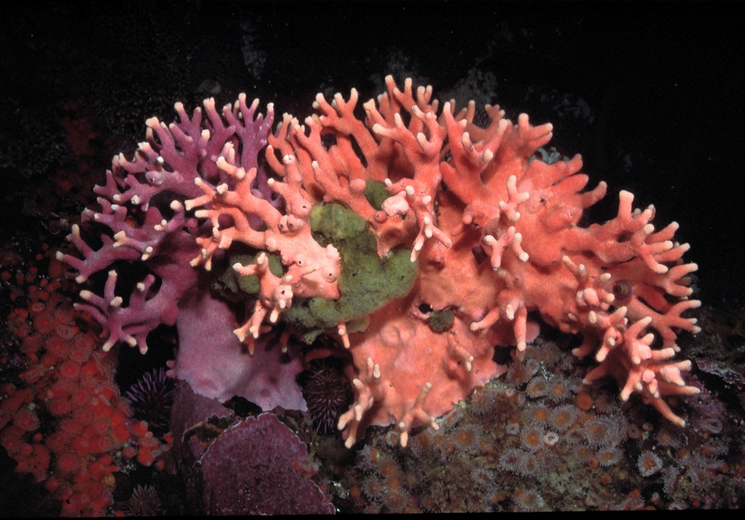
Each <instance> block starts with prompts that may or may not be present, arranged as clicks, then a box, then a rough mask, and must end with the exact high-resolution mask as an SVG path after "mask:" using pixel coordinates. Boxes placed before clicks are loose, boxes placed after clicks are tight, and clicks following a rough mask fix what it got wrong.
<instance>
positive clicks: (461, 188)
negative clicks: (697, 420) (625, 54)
mask: <svg viewBox="0 0 745 520" xmlns="http://www.w3.org/2000/svg"><path fill="white" fill-rule="evenodd" d="M386 83H387V87H388V88H387V92H386V93H384V94H382V95H380V96H379V97H378V98H377V102H376V101H375V100H370V101H368V102H367V103H364V104H363V108H364V112H365V118H364V120H360V119H358V118H357V117H356V116H355V113H354V111H355V108H356V106H357V101H358V95H357V92H356V91H355V90H354V89H353V90H352V92H351V95H350V97H349V99H348V100H344V98H343V97H342V96H341V95H340V94H337V95H336V96H335V97H334V99H333V101H331V102H330V103H329V102H328V101H327V100H326V99H324V97H323V96H322V95H320V94H319V95H318V96H317V98H316V102H315V103H314V108H315V109H316V110H317V114H315V115H313V116H311V117H309V118H307V119H306V120H305V122H304V123H305V124H304V125H301V124H300V123H299V122H298V121H297V120H296V119H294V118H293V117H292V116H290V115H284V117H283V120H282V122H281V124H280V125H279V126H278V127H277V129H276V131H275V133H274V134H271V133H270V126H271V124H272V121H273V107H272V105H269V106H268V107H267V116H266V118H263V117H262V116H260V115H256V109H257V106H258V100H257V101H255V102H254V103H253V104H252V105H250V106H248V105H247V104H246V102H245V96H243V95H242V96H240V98H239V100H238V101H237V102H236V103H235V105H234V106H226V107H225V108H224V109H223V110H222V114H219V113H218V112H217V110H216V109H215V107H214V101H213V100H206V101H205V102H204V114H205V115H206V116H207V117H206V119H204V120H203V119H202V111H201V110H200V109H197V110H196V111H195V112H194V115H193V116H192V117H191V118H190V117H189V116H188V115H187V113H186V112H185V110H184V108H183V106H182V105H181V104H176V111H177V112H178V114H179V117H180V122H178V123H174V124H171V125H169V126H166V125H165V124H164V123H161V122H159V121H157V120H156V119H155V118H153V119H150V120H148V122H147V124H148V139H147V142H145V143H142V144H141V145H140V148H139V149H138V151H137V152H136V154H135V158H134V159H133V160H132V161H131V162H130V161H126V160H125V159H124V158H123V157H122V156H121V155H120V156H118V157H116V158H115V159H114V162H113V166H112V170H111V171H109V172H108V173H107V183H106V185H105V186H102V187H98V188H97V189H96V193H98V194H99V195H100V197H99V204H100V209H99V211H97V212H93V211H88V212H86V213H85V214H84V217H85V219H87V220H92V221H95V222H98V223H101V224H104V225H105V226H106V227H108V228H109V230H110V233H104V234H101V235H100V236H101V238H100V242H101V243H102V245H101V247H100V248H99V249H97V250H94V249H92V248H91V247H90V246H88V245H87V243H86V242H85V241H84V240H83V238H82V237H81V234H80V230H79V229H77V228H76V229H75V230H74V231H73V234H72V236H71V240H72V242H73V243H74V245H75V246H76V247H77V248H78V250H79V251H80V253H81V254H82V255H83V258H82V259H79V258H76V257H74V256H71V255H64V254H60V255H59V258H60V259H62V260H64V261H65V262H67V263H68V264H70V265H71V266H72V267H73V268H75V269H76V270H77V271H78V272H79V276H78V280H79V281H80V282H82V281H84V280H86V279H87V278H88V277H89V276H90V275H91V274H93V273H95V272H98V271H101V270H104V269H109V272H108V280H107V282H106V286H105V288H104V295H103V297H101V296H98V295H96V294H94V293H92V292H89V291H84V292H82V293H81V296H82V298H83V299H85V300H86V301H87V302H88V303H86V304H81V305H79V306H78V308H80V309H84V310H88V311H89V312H91V313H92V314H93V316H94V317H95V318H96V319H97V320H98V321H99V322H101V324H102V325H103V326H104V329H105V331H104V335H105V337H106V346H105V348H109V347H110V346H111V345H113V344H114V343H116V342H117V341H125V342H127V343H129V344H130V345H132V346H135V345H136V346H139V348H140V349H141V350H143V351H144V350H145V349H147V343H146V337H147V334H148V332H149V331H151V330H152V329H153V328H155V327H156V326H157V325H158V324H160V323H166V324H174V323H177V325H178V327H179V331H180V332H182V331H187V330H188V332H189V333H188V334H180V349H179V352H178V355H177V358H176V360H175V362H174V363H173V366H172V369H171V371H170V374H171V375H173V376H176V377H180V378H182V379H185V380H187V381H188V382H189V383H190V384H191V385H192V387H193V388H194V390H195V391H196V392H197V393H200V394H202V395H205V396H207V397H215V398H219V399H227V398H229V397H231V396H232V395H242V396H243V397H246V398H248V399H249V400H253V401H255V402H257V403H258V404H260V406H262V407H263V408H264V409H269V408H271V407H272V406H275V405H277V404H280V405H282V406H285V407H297V408H303V407H304V403H303V401H302V398H301V397H300V394H299V390H298V388H297V385H296V384H295V381H294V379H295V378H294V376H296V375H297V374H298V373H299V371H300V370H301V369H302V363H301V361H302V360H301V359H300V356H301V346H300V345H298V343H297V341H296V340H297V339H300V340H302V342H305V343H312V342H313V340H314V339H315V338H317V337H318V335H319V334H323V335H324V336H327V337H331V338H335V339H336V340H337V342H336V343H337V345H336V346H335V347H324V348H319V349H315V350H311V351H310V352H307V351H308V348H307V347H304V349H305V351H306V361H307V359H310V358H317V357H322V356H328V355H341V354H343V353H344V352H347V353H348V354H351V357H352V359H353V365H352V366H350V367H349V369H348V374H349V377H350V378H351V379H352V382H353V385H354V389H355V400H354V403H353V404H352V406H351V408H350V409H349V411H347V412H346V413H345V414H343V415H342V416H341V418H340V420H339V425H338V426H339V428H340V429H343V430H344V435H345V437H346V439H347V445H348V446H351V445H352V444H353V443H354V442H355V441H356V440H358V439H360V438H361V436H362V434H363V432H364V430H365V428H366V427H367V426H368V425H370V424H376V425H386V424H390V423H394V424H396V425H397V428H398V429H399V431H400V433H401V434H400V440H401V443H402V444H403V445H406V443H407V440H408V435H409V432H410V430H411V429H412V428H414V427H416V426H419V425H422V424H429V425H431V426H432V427H435V428H436V427H437V424H436V423H435V421H434V418H435V417H436V416H439V415H441V414H443V413H444V412H446V411H447V410H448V409H450V408H451V406H452V404H453V403H454V402H456V401H458V400H459V399H462V398H463V397H465V396H466V395H467V394H468V393H469V392H470V391H471V389H473V388H474V387H476V386H479V385H483V384H485V383H486V382H487V381H488V380H489V379H491V378H493V377H496V376H498V375H500V374H502V373H503V372H504V371H505V367H503V366H500V365H498V364H497V363H495V362H494V361H493V355H494V348H495V346H509V345H516V346H517V356H516V357H517V359H522V354H523V352H524V351H525V348H526V344H527V343H528V342H530V341H531V340H532V339H534V338H535V337H536V335H537V334H538V325H537V323H536V322H535V321H534V320H532V319H530V316H529V313H531V312H533V313H536V314H539V315H540V316H541V318H542V319H543V320H544V321H545V322H546V323H548V324H550V325H552V326H555V327H558V328H560V329H561V330H562V331H565V332H570V333H578V334H581V335H582V338H583V343H582V345H581V346H580V347H578V348H577V349H575V350H574V354H575V355H576V356H578V357H585V356H587V355H593V356H594V357H595V359H596V360H597V361H598V362H599V365H598V366H597V367H596V368H594V369H592V370H591V371H590V372H589V373H588V374H587V376H586V379H585V380H586V382H587V383H589V382H592V381H594V380H596V379H600V378H603V377H606V376H612V377H614V378H615V379H616V380H617V381H618V384H619V385H620V387H621V388H622V390H621V396H622V398H623V399H628V398H629V396H630V395H631V394H632V393H639V394H640V395H641V396H642V399H643V400H644V401H646V402H648V403H650V404H652V405H653V406H654V407H655V408H657V409H658V410H659V411H660V412H661V413H662V414H663V415H664V416H665V417H667V418H668V419H670V420H671V421H673V422H675V423H677V424H679V425H683V424H684V420H683V419H682V418H681V417H679V416H678V415H676V414H675V413H674V412H673V411H672V410H671V409H670V408H669V406H668V405H667V404H666V403H665V401H664V400H663V398H664V397H665V396H667V395H678V394H683V395H685V394H692V393H697V392H698V390H697V389H696V388H694V387H691V386H686V385H685V382H684V381H683V379H682V372H684V371H686V370H687V369H689V368H690V363H689V362H687V361H675V360H673V359H672V358H673V357H674V355H675V353H676V352H677V351H678V350H679V348H678V347H677V345H676V343H675V342H676V330H678V329H683V330H688V331H691V332H694V333H695V332H697V331H698V327H696V325H695V323H696V320H695V319H693V318H686V317H683V316H682V314H683V312H684V311H686V310H688V309H692V308H695V307H698V306H699V305H700V302H699V301H697V300H689V299H688V296H689V295H690V294H691V289H690V287H689V285H690V280H689V279H688V278H687V275H688V274H689V273H691V272H692V271H695V269H696V265H695V264H690V263H689V264H685V263H683V261H682V255H683V253H684V252H685V251H686V250H687V249H688V246H687V245H685V244H683V245H681V244H678V243H676V242H674V241H673V238H674V233H675V231H676V229H677V227H678V226H677V224H676V223H672V224H670V225H668V226H667V227H665V228H663V229H661V230H659V231H655V228H654V226H653V225H652V224H651V220H652V219H653V217H654V213H655V211H654V207H652V206H650V207H649V208H647V209H645V210H638V209H637V210H634V209H632V202H633V196H632V195H631V194H630V193H628V192H621V194H620V197H619V198H620V203H619V208H618V214H617V216H616V217H615V218H613V219H611V220H609V221H608V222H605V223H603V224H592V225H590V226H589V227H582V226H580V225H579V222H580V219H581V217H582V214H583V211H584V210H585V209H586V208H588V207H590V206H592V205H593V204H595V203H596V202H597V201H598V200H600V199H601V198H602V197H603V196H604V195H605V192H606V185H605V183H603V182H601V183H600V184H599V185H598V186H596V187H595V188H594V189H592V190H590V191H583V190H584V188H585V186H586V185H587V183H588V177H587V176H586V175H585V174H582V173H579V172H580V169H581V166H582V161H581V158H580V156H575V157H573V158H571V159H569V160H563V161H558V162H554V163H552V164H548V163H546V162H544V161H543V160H542V159H541V158H540V157H539V156H538V155H537V154H536V152H537V151H538V150H539V149H540V148H541V147H543V146H545V145H546V144H547V143H548V142H549V141H550V139H551V137H552V126H551V125H550V124H544V125H539V126H532V125H531V124H530V123H529V121H528V116H527V115H525V114H522V115H520V116H519V118H518V120H517V123H513V122H511V121H509V120H507V119H505V118H504V112H503V111H501V110H500V109H499V107H498V106H487V107H486V108H485V109H484V110H485V113H486V115H487V116H488V117H487V118H486V119H488V122H487V124H485V125H478V124H476V122H475V121H476V117H475V116H476V107H475V104H474V103H473V102H472V103H470V104H469V105H468V106H467V107H465V108H463V109H461V110H460V111H456V108H455V104H454V102H446V103H444V104H443V105H442V107H441V108H440V106H439V103H438V101H437V100H434V99H433V98H432V89H431V87H427V88H424V87H419V88H417V89H416V91H415V90H414V89H413V87H412V83H411V81H410V80H407V81H406V82H405V84H404V88H403V90H400V89H399V88H397V87H396V85H395V83H394V81H393V79H392V78H391V77H390V76H389V77H388V78H386ZM267 142H268V146H265V145H266V143H267ZM99 233H100V231H99ZM402 259H403V260H404V261H402ZM116 260H127V261H128V262H137V263H140V264H143V265H144V267H145V268H146V270H149V274H147V275H146V276H145V277H144V279H142V280H141V281H139V283H137V284H136V285H135V287H134V290H133V291H132V292H131V294H130V295H129V296H128V298H126V297H125V296H124V294H125V291H122V290H121V289H119V288H118V284H119V282H118V273H117V269H116V268H113V267H112V264H113V263H114V262H115V261H116ZM360 280H363V281H365V282H366V283H367V285H365V284H360V283H359V282H360ZM126 300H128V301H126ZM206 311H209V312H206ZM229 324H230V325H229ZM232 324H235V325H234V326H233V325H232ZM217 325H219V327H217ZM228 326H229V327H231V328H233V329H234V331H233V334H232V335H229V334H226V331H225V328H226V327H228ZM274 328H276V329H277V330H278V331H280V333H279V337H277V336H276V335H275V333H273V332H272V333H270V332H269V330H270V329H274ZM213 338H218V339H217V340H215V339H213ZM275 343H279V345H276V346H272V345H273V344H275ZM259 355H261V356H263V358H262V361H261V362H257V361H256V360H257V358H258V356H259ZM223 372H224V373H226V374H228V377H226V378H225V379H224V380H223V379H222V378H221V377H220V374H221V373H223Z"/></svg>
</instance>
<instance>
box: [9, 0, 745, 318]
mask: <svg viewBox="0 0 745 520" xmlns="http://www.w3.org/2000/svg"><path fill="white" fill-rule="evenodd" d="M736 8H737V4H735V3H653V4H647V3H626V2H624V3H606V2H597V3H563V2H558V3H532V2H519V3H518V2H514V3H502V2H413V3H404V2H347V3H332V2H324V3H288V2H262V3H254V2H207V1H203V2H147V3H145V2H81V3H73V4H71V5H62V6H57V5H53V4H45V3H42V4H35V3H25V4H20V3H13V4H12V6H11V7H8V6H5V7H2V8H0V13H1V16H0V20H2V21H0V25H2V28H1V29H0V159H1V160H0V189H1V190H2V196H3V203H2V214H0V218H2V220H0V222H1V223H0V226H9V225H11V223H12V222H13V220H14V218H15V217H17V216H18V214H19V212H20V211H21V208H22V206H23V204H24V201H26V205H27V206H28V199H27V198H26V197H24V196H21V195H20V194H22V193H24V190H29V189H30V187H31V188H33V186H35V185H37V184H39V183H42V182H45V179H48V178H49V177H50V176H52V175H54V172H55V171H57V170H58V169H59V168H60V167H61V165H64V164H68V165H69V164H73V163H74V161H73V162H71V160H72V159H71V156H74V153H72V152H71V150H70V144H69V142H67V141H66V140H65V138H64V135H65V134H64V132H63V131H62V128H63V126H64V125H63V122H62V120H63V118H64V117H65V116H69V114H70V113H71V112H73V113H75V115H76V116H80V114H81V113H84V114H85V117H86V118H90V120H92V121H93V122H94V123H95V127H96V129H97V134H96V135H97V140H98V146H97V150H98V152H97V153H98V154H99V155H100V156H101V158H102V161H103V165H104V166H103V167H102V168H101V173H100V175H103V168H105V165H106V163H107V162H108V161H109V160H110V157H111V156H112V155H113V154H114V153H117V152H119V151H121V150H124V151H125V152H127V153H131V151H133V150H134V149H135V147H136V143H137V141H139V140H142V138H143V137H144V121H145V119H146V118H147V117H150V116H152V115H157V116H158V117H160V118H162V119H165V120H167V121H170V120H172V119H173V118H175V114H174V113H173V111H172V108H171V107H172V105H173V103H174V102H175V101H183V102H184V103H185V105H186V106H187V108H188V109H191V108H193V107H194V106H196V104H197V103H198V102H199V101H200V100H201V99H203V98H204V97H206V96H208V95H215V97H216V99H217V101H218V105H221V104H224V103H227V102H230V101H232V100H234V99H235V96H236V95H237V93H239V92H246V93H247V95H248V97H249V98H253V97H259V98H260V99H261V101H262V108H263V106H264V105H263V104H264V103H268V102H274V103H275V106H276V108H277V111H278V113H279V114H281V113H282V112H291V113H293V114H295V115H298V116H302V117H304V116H306V115H307V114H309V113H310V111H311V103H312V101H313V99H314V97H315V94H316V93H317V92H319V91H321V92H324V93H325V94H326V96H327V98H328V97H329V96H330V95H332V94H333V93H334V92H341V93H342V94H343V95H344V96H345V97H346V96H348V92H349V89H350V88H351V87H356V88H357V89H358V90H359V91H360V97H361V101H362V100H366V99H369V98H370V97H371V96H373V95H377V94H378V93H380V92H382V89H383V83H382V78H383V77H384V76H385V75H386V74H388V73H393V74H394V76H395V77H396V79H397V81H399V82H401V81H402V80H403V78H404V77H405V76H407V75H411V76H412V77H413V78H414V80H415V82H416V83H426V84H431V85H432V86H433V87H434V89H435V96H436V97H439V96H442V95H443V94H445V95H447V96H448V97H449V96H450V95H453V96H456V97H457V99H459V100H460V102H461V103H462V102H463V101H464V100H465V99H466V98H465V97H464V96H458V94H460V93H463V92H466V91H469V92H471V95H473V97H475V98H476V100H477V101H478V102H480V103H483V102H485V101H487V100H490V102H492V103H499V104H500V105H501V106H502V107H503V108H505V110H506V111H507V114H508V116H510V117H513V118H514V117H516V116H517V114H519V113H521V112H527V113H528V114H530V116H531V121H533V122H534V123H544V122H548V121H550V122H552V123H553V124H554V128H555V130H554V135H555V138H554V141H553V144H554V145H555V146H556V147H557V148H558V149H559V150H560V151H562V152H563V153H565V154H567V155H573V154H574V153H581V154H582V156H583V158H584V161H585V168H584V170H585V171H586V172H587V173H588V174H589V175H590V177H591V184H590V186H594V185H595V184H596V183H597V182H599V181H600V180H605V181H606V182H608V195H607V196H606V199H605V200H604V201H603V202H602V203H601V204H599V205H598V207H596V208H593V210H592V211H591V217H592V218H593V220H600V219H606V218H610V217H612V216H613V215H614V214H615V210H616V207H617V201H618V199H617V193H618V191H619V190H621V189H626V190H630V191H632V192H633V193H634V194H635V196H636V198H635V206H637V207H646V206H647V205H648V204H652V203H653V204H654V205H655V207H656V208H657V216H656V218H655V224H656V227H657V228H658V229H660V228H662V227H663V226H664V225H666V224H667V223H669V222H670V221H673V220H675V221H677V222H679V223H680V226H681V228H680V231H679V232H678V234H677V235H676V236H677V238H678V240H680V241H681V242H689V243H691V245H692V250H691V251H690V252H689V253H688V254H687V256H686V258H687V259H689V260H690V261H695V262H697V263H698V264H699V266H700V269H699V271H698V273H697V274H698V277H699V282H698V285H699V286H700V289H701V297H702V299H703V300H704V301H705V303H710V304H714V305H721V304H724V305H732V304H735V303H738V302H741V301H742V296H743V282H745V275H744V274H743V269H742V264H743V262H742V258H743V253H744V252H745V251H744V248H743V238H742V236H743V232H742V230H743V225H745V218H744V214H745V212H744V211H743V200H742V199H743V196H744V194H745V190H743V188H742V175H743V167H742V164H743V158H742V157H741V155H740V154H741V153H742V152H743V134H742V130H741V125H742V121H743V118H742V116H743V99H742V91H743V87H745V81H744V79H745V78H744V77H743V75H744V72H743V71H744V70H745V66H744V65H745V64H744V63H743V57H742V55H743V50H744V46H743V37H742V36H741V32H740V29H741V28H740V27H739V26H738V23H737V17H736V16H735V12H736ZM360 104H361V102H360ZM71 106H72V107H73V108H70V107H71ZM33 213H34V212H33V211H25V212H24V213H23V215H24V217H28V216H29V215H33ZM13 225H17V224H13Z"/></svg>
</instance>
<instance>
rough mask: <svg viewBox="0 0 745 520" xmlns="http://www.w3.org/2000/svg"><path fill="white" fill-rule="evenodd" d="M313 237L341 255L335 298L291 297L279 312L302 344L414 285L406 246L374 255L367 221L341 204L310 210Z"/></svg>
mask: <svg viewBox="0 0 745 520" xmlns="http://www.w3.org/2000/svg"><path fill="white" fill-rule="evenodd" d="M310 224H311V231H312V233H313V237H314V238H315V239H316V241H318V243H319V244H321V245H323V246H325V245H328V244H333V245H334V247H336V248H337V250H338V251H339V254H340V255H341V259H342V269H341V272H340V274H339V282H338V283H339V290H340V292H341V294H342V296H341V298H339V299H338V300H326V299H323V298H310V299H302V298H297V299H295V300H293V303H292V307H291V308H290V309H289V310H288V311H286V312H284V313H282V315H281V316H282V319H283V320H285V321H287V322H289V323H290V324H292V325H293V326H294V327H295V330H296V332H299V333H300V334H301V336H302V339H303V340H304V341H306V342H310V341H313V339H315V337H316V336H317V335H318V334H320V333H321V332H322V331H323V330H324V329H328V328H335V327H336V326H337V324H338V323H339V322H345V323H347V322H350V321H354V320H355V319H358V318H361V317H363V316H366V315H367V314H370V313H371V312H373V311H375V310H377V309H379V308H380V307H382V306H383V305H385V304H386V303H388V302H389V301H390V300H392V299H394V298H400V297H402V296H405V295H406V294H407V293H408V292H409V291H410V290H411V288H412V286H413V285H414V281H415V280H416V277H417V273H418V263H417V262H412V261H411V259H410V255H411V252H410V251H408V250H405V249H398V250H394V251H391V252H390V253H388V255H386V256H385V257H383V258H381V257H379V256H378V252H377V243H376V241H375V235H374V234H373V233H372V231H370V230H369V229H368V223H367V222H366V221H365V220H364V219H363V218H362V217H360V216H359V215H357V214H356V213H354V212H353V211H352V210H350V209H348V208H346V207H345V206H342V205H341V204H335V203H334V204H318V205H316V206H314V207H313V209H312V210H311V214H310Z"/></svg>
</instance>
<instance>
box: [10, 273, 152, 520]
mask: <svg viewBox="0 0 745 520" xmlns="http://www.w3.org/2000/svg"><path fill="white" fill-rule="evenodd" d="M52 262H53V264H54V260H52ZM55 267H56V266H54V265H52V266H51V267H50V272H53V271H54V270H55ZM6 273H7V271H6ZM4 279H5V281H8V282H11V281H14V282H15V283H14V284H13V291H12V300H13V302H14V304H15V306H16V307H15V309H14V310H12V311H11V312H10V315H9V316H8V328H9V331H10V332H11V334H12V335H13V336H15V339H16V341H17V344H18V345H19V348H20V351H21V355H22V357H23V360H24V362H25V367H24V368H22V369H21V370H20V372H19V373H18V377H17V378H16V380H14V381H13V382H5V383H3V384H2V385H0V444H1V445H2V446H3V447H4V448H5V449H6V450H7V452H8V454H9V456H10V457H12V458H13V459H15V461H16V462H17V467H16V471H17V472H19V473H30V474H32V475H33V476H34V478H35V479H36V481H37V482H39V483H43V485H44V486H45V487H46V489H47V490H49V492H50V496H51V498H52V499H54V500H58V501H60V502H61V511H60V513H61V514H62V515H63V516H88V515H101V514H104V513H106V511H107V508H109V506H111V505H112V504H113V500H112V492H113V491H114V488H115V485H116V482H115V478H114V475H113V473H114V472H115V471H118V470H119V469H120V466H119V464H120V463H121V461H122V460H123V459H124V460H126V459H130V458H134V457H137V461H138V462H140V463H141V464H143V465H145V466H149V465H151V464H152V463H153V460H154V457H155V456H157V455H158V454H159V453H160V451H162V449H163V447H162V446H161V443H160V441H159V440H158V439H156V438H154V437H153V434H152V432H149V431H148V427H147V423H145V422H134V421H132V420H131V413H130V411H129V407H128V405H127V403H126V401H125V400H124V399H123V398H122V396H121V395H120V393H119V389H118V388H117V386H116V385H115V383H114V379H113V376H114V372H115V368H116V361H117V360H116V356H115V354H114V353H113V352H111V353H106V352H103V351H101V349H100V348H98V347H99V346H100V345H99V343H100V340H99V338H98V335H97V334H96V333H95V332H94V330H95V327H96V325H95V324H94V323H95V322H93V321H92V320H91V318H90V316H88V315H87V314H85V313H81V312H79V311H76V310H75V309H73V307H72V302H71V301H70V299H69V298H68V297H67V296H65V295H64V293H63V289H64V288H63V283H64V282H60V281H58V280H54V279H52V280H50V279H48V278H42V277H39V276H38V273H37V269H36V268H32V269H29V270H27V272H26V273H21V272H20V271H19V272H18V273H17V276H15V279H13V276H8V275H6V276H5V277H4ZM6 363H7V359H5V358H3V359H2V360H0V364H2V365H4V364H6ZM0 368H3V367H2V366H0Z"/></svg>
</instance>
